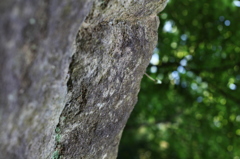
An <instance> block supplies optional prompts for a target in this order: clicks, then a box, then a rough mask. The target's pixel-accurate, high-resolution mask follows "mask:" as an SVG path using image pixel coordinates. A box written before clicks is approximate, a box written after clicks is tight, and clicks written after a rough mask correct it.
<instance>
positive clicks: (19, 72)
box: [0, 0, 167, 159]
mask: <svg viewBox="0 0 240 159" xmlns="http://www.w3.org/2000/svg"><path fill="white" fill-rule="evenodd" d="M166 3H167V2H166V0H111V1H110V0H96V1H94V3H93V5H92V2H91V1H90V0H81V1H80V2H78V1H76V0H72V1H69V2H65V1H61V0H58V1H57V0H50V1H36V2H33V1H32V0H31V1H30V0H27V1H19V2H17V3H15V2H14V1H13V0H12V1H11V0H9V1H6V2H1V3H0V12H1V14H0V32H1V35H2V36H1V37H0V40H1V43H0V50H1V58H0V62H1V68H0V74H1V76H0V83H1V87H0V104H1V107H0V142H1V145H0V151H1V152H4V153H3V154H2V156H1V157H2V158H20V159H21V158H22V159H25V158H51V157H52V158H55V159H57V158H66V159H68V158H84V159H94V158H96V159H101V158H102V159H108V158H109V159H112V158H116V156H117V149H118V144H119V141H120V138H121V133H122V131H123V128H124V126H125V124H126V122H127V119H128V117H129V115H130V113H131V111H132V109H133V107H134V105H135V103H136V101H137V94H138V91H139V86H140V81H141V78H142V76H143V74H144V72H145V69H146V67H147V65H148V63H149V60H150V58H151V54H152V51H153V49H154V47H155V45H156V42H157V29H158V23H159V22H158V18H157V16H156V14H157V13H158V12H160V11H161V10H162V9H163V8H164V7H165V5H166ZM91 6H92V7H91ZM84 19H85V20H84ZM83 20H84V22H83ZM80 24H81V26H80ZM79 26H80V29H79ZM77 30H79V31H77ZM1 157H0V158H1Z"/></svg>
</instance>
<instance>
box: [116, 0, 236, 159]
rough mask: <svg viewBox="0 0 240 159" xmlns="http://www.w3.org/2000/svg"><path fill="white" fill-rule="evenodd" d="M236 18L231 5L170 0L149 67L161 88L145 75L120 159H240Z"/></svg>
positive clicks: (219, 1) (221, 0)
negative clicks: (159, 82)
mask: <svg viewBox="0 0 240 159" xmlns="http://www.w3.org/2000/svg"><path fill="white" fill-rule="evenodd" d="M238 2H239V1H235V3H238ZM239 3H240V2H239ZM239 15H240V8H239V7H237V6H236V5H234V3H233V1H229V0H212V1H208V0H202V1H193V0H182V1H177V0H171V1H170V2H169V4H168V5H167V7H166V9H165V10H164V11H163V12H162V13H161V14H160V15H159V17H160V20H161V24H160V27H159V28H160V29H159V42H158V47H157V48H158V49H156V50H155V51H154V57H155V61H154V60H153V61H152V62H151V63H150V65H149V67H148V69H147V73H148V74H149V75H150V76H152V77H155V78H158V79H160V80H161V81H162V84H161V85H156V84H155V83H154V82H152V81H151V80H149V79H148V78H147V77H144V78H143V81H142V85H141V91H140V93H139V101H138V104H137V105H136V107H135V109H134V111H133V113H132V115H131V117H130V119H129V121H128V123H127V126H126V128H125V130H124V132H123V137H122V140H121V144H120V149H119V156H118V158H119V159H121V158H122V159H229V158H232V159H240V151H239V150H240V97H239V95H240V89H239V84H240V70H239V67H240V43H239V39H240V31H239V28H240V23H239ZM156 57H159V59H157V58H156Z"/></svg>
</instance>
